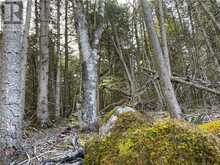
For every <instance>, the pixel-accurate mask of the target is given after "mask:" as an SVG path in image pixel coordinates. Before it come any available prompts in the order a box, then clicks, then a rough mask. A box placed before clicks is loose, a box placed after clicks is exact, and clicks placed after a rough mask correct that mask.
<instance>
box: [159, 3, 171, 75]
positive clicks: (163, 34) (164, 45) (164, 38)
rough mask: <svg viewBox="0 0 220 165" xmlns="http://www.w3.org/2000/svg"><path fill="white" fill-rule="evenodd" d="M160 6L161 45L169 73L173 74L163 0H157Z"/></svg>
mask: <svg viewBox="0 0 220 165" xmlns="http://www.w3.org/2000/svg"><path fill="white" fill-rule="evenodd" d="M157 4H158V8H159V22H160V35H161V45H162V51H163V55H164V60H165V64H166V67H167V70H168V72H169V75H170V76H171V66H170V58H169V50H168V44H167V35H166V29H165V26H164V24H165V21H164V11H163V2H162V0H157Z"/></svg>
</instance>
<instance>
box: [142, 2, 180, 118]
mask: <svg viewBox="0 0 220 165" xmlns="http://www.w3.org/2000/svg"><path fill="white" fill-rule="evenodd" d="M140 2H141V6H142V8H143V10H144V16H145V24H146V26H147V28H148V32H149V36H150V40H151V43H152V46H153V50H154V53H155V55H154V58H155V62H156V69H157V71H158V74H159V77H160V80H161V83H162V88H163V92H164V95H165V99H166V102H167V105H168V110H169V111H170V113H171V115H172V116H173V117H175V118H178V119H180V118H181V113H182V111H181V109H180V106H179V103H178V101H177V99H176V96H175V93H174V89H173V86H172V83H171V80H170V77H169V73H168V70H167V67H166V64H165V60H164V58H163V52H162V49H161V47H160V42H159V40H158V37H157V33H156V31H155V29H154V25H153V24H154V23H153V17H152V10H151V7H150V3H149V2H148V0H140Z"/></svg>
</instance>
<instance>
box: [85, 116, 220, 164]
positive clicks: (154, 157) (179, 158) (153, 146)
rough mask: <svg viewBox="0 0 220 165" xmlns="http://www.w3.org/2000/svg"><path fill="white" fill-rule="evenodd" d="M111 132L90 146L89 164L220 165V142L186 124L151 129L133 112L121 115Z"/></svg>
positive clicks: (158, 125) (162, 124)
mask: <svg viewBox="0 0 220 165" xmlns="http://www.w3.org/2000/svg"><path fill="white" fill-rule="evenodd" d="M111 132H112V133H111V135H110V136H107V137H103V138H100V139H97V138H96V139H94V140H92V141H91V142H89V143H87V145H86V153H87V154H86V158H85V164H93V165H103V164H104V165H121V164H126V165H134V164H135V165H146V164H149V165H150V164H152V165H154V164H155V165H157V164H163V165H170V164H172V165H179V164H185V165H191V164H193V165H197V164H198V165H201V164H206V165H209V164H210V165H214V164H216V165H217V164H220V143H219V139H218V138H217V137H215V136H213V135H210V134H208V133H205V132H203V131H202V130H200V129H198V128H195V127H193V126H191V125H189V124H187V123H185V122H182V121H177V120H168V121H163V122H159V123H156V124H154V125H153V126H150V125H149V124H147V122H146V120H145V119H144V117H143V115H141V114H139V113H131V112H129V113H125V114H122V115H120V117H119V120H118V121H117V122H116V124H115V125H114V127H113V128H112V131H111Z"/></svg>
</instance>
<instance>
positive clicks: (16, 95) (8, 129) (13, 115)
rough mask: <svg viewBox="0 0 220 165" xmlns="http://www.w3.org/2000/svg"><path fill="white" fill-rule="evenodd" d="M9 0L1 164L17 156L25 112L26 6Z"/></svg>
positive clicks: (1, 69) (0, 99)
mask: <svg viewBox="0 0 220 165" xmlns="http://www.w3.org/2000/svg"><path fill="white" fill-rule="evenodd" d="M6 2H7V3H9V4H6V3H4V4H3V5H4V10H5V12H4V13H5V15H4V16H3V47H2V52H1V54H0V59H1V60H0V130H1V133H0V164H9V162H8V161H9V159H10V158H11V157H10V156H13V154H14V152H15V149H16V148H18V147H19V146H20V144H21V139H22V121H23V113H24V109H22V108H23V106H22V104H23V100H24V99H23V98H22V97H23V94H22V93H23V92H22V90H23V89H22V80H23V76H22V73H23V72H22V64H23V60H22V42H21V41H22V38H23V21H22V15H23V10H22V6H20V5H18V4H14V3H13V4H11V3H10V2H11V1H10V0H6ZM15 2H18V3H19V2H20V1H15ZM21 3H22V2H21ZM19 6H20V7H19ZM11 8H13V9H14V10H11ZM14 12H18V13H19V14H20V16H21V17H19V16H18V17H15V15H14ZM9 18H10V19H9ZM15 19H19V23H18V24H15V23H14V21H15Z"/></svg>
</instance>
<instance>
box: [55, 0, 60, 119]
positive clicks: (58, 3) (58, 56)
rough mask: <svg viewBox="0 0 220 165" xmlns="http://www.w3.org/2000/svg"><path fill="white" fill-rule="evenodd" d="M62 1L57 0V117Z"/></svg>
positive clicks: (56, 115) (58, 113) (57, 112)
mask: <svg viewBox="0 0 220 165" xmlns="http://www.w3.org/2000/svg"><path fill="white" fill-rule="evenodd" d="M60 7H61V5H60V1H57V51H56V85H55V88H56V89H55V90H56V91H55V93H56V96H55V102H56V110H55V111H56V112H55V113H56V114H55V117H56V119H58V118H59V117H60V82H61V80H60V78H61V77H60V76H61V75H60V56H61V50H60V17H61V13H60Z"/></svg>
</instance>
